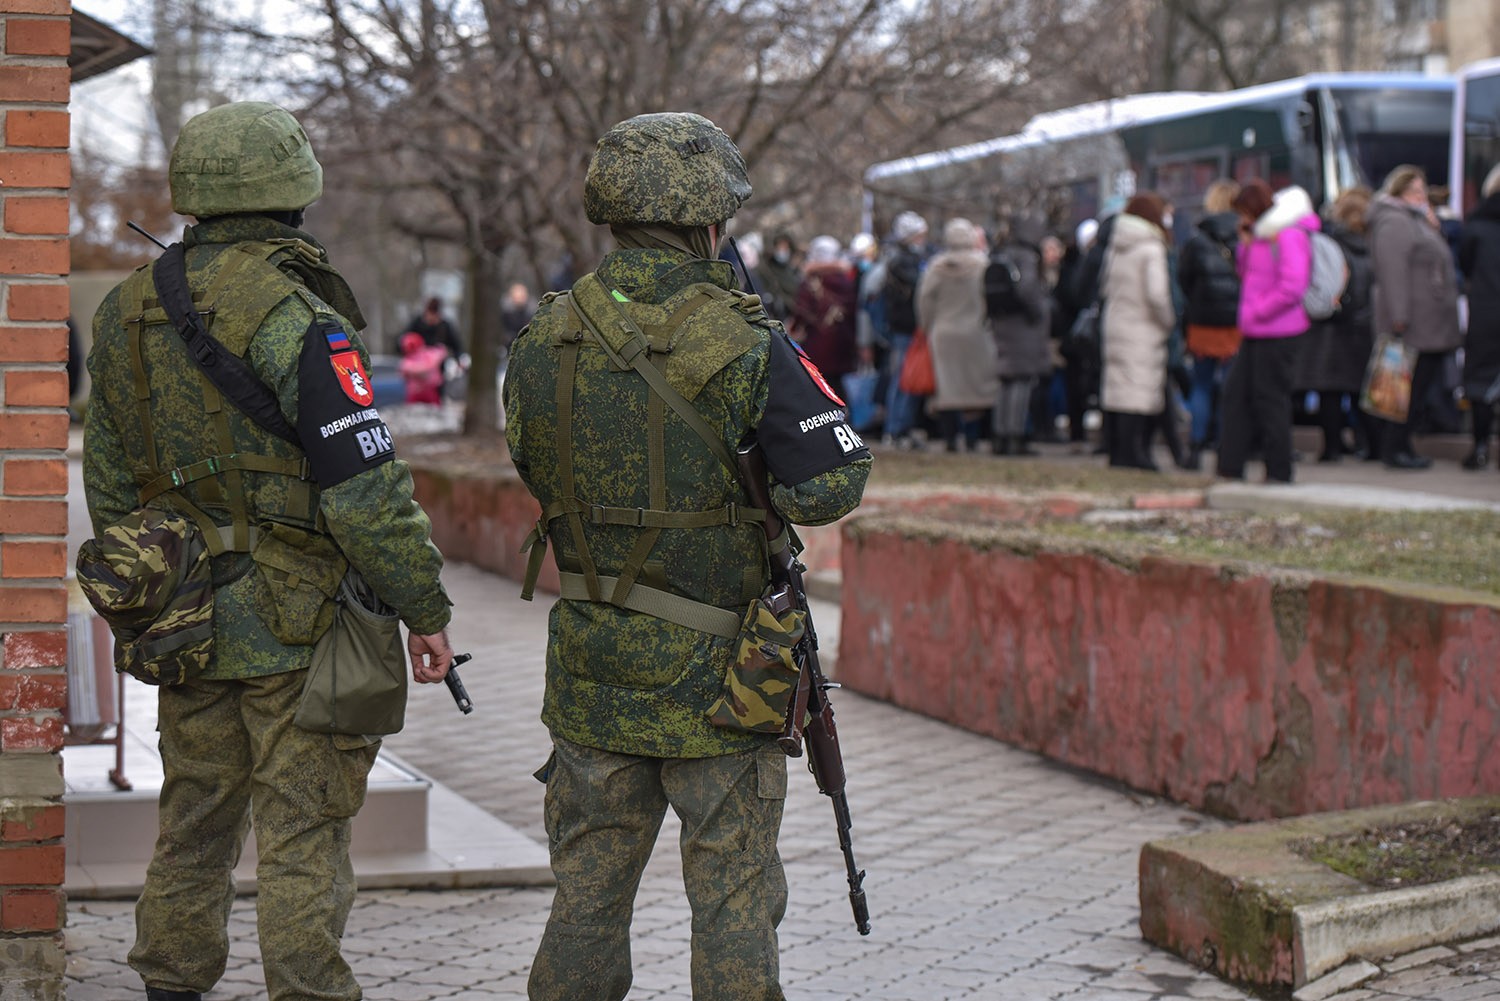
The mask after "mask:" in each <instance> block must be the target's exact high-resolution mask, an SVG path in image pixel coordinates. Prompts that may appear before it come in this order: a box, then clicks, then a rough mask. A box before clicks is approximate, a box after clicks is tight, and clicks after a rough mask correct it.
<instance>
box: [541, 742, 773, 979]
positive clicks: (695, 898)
mask: <svg viewBox="0 0 1500 1001" xmlns="http://www.w3.org/2000/svg"><path fill="white" fill-rule="evenodd" d="M546 771H547V799H546V824H547V835H548V839H549V842H550V848H551V852H552V872H553V873H554V874H555V875H556V876H557V895H556V897H555V898H554V899H553V902H552V913H551V915H550V916H549V917H548V919H547V929H546V931H545V932H544V933H543V934H542V944H541V947H540V948H539V949H538V950H537V954H536V960H535V962H533V963H532V967H531V980H530V983H529V984H528V994H529V997H530V998H531V999H532V1001H621V999H622V998H624V997H625V994H626V992H627V991H629V990H630V982H631V973H630V918H631V913H632V911H633V910H634V905H635V894H636V890H637V888H638V887H639V886H640V881H641V872H642V871H643V870H644V869H645V867H646V861H647V859H649V858H650V856H651V849H652V846H653V845H654V844H655V843H656V835H657V832H658V831H660V829H661V823H662V818H663V817H664V816H665V814H666V809H667V807H668V806H669V805H670V806H671V807H672V809H673V810H674V811H675V812H676V814H677V816H678V819H679V820H681V822H682V833H681V837H680V844H681V848H682V877H683V883H684V885H685V887H686V889H687V897H688V903H689V904H690V905H691V906H692V909H693V927H692V987H693V998H694V1001H782V999H783V995H782V993H781V984H780V961H779V958H778V956H777V948H776V926H777V925H778V924H780V923H781V916H782V914H783V913H784V912H785V911H786V896H787V890H786V875H785V874H784V872H783V871H782V868H781V856H780V855H779V854H778V853H777V851H776V835H777V832H778V831H779V830H780V828H781V813H782V807H783V806H784V805H785V799H786V755H784V754H783V753H782V752H781V751H780V750H779V749H778V748H777V747H776V745H775V744H772V743H770V742H767V743H766V744H765V745H763V746H761V747H759V748H756V749H752V750H748V751H741V752H739V753H737V754H728V755H724V756H722V757H713V758H642V757H635V756H632V755H626V754H612V753H610V752H608V751H601V750H598V749H595V748H590V747H583V746H581V745H578V744H573V743H569V742H568V741H565V740H560V739H557V740H554V749H553V754H552V758H551V760H550V761H549V762H548V767H547V769H546Z"/></svg>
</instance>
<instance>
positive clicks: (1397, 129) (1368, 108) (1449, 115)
mask: <svg viewBox="0 0 1500 1001" xmlns="http://www.w3.org/2000/svg"><path fill="white" fill-rule="evenodd" d="M1333 97H1334V100H1335V101H1336V102H1337V105H1338V109H1339V123H1340V125H1341V126H1342V129H1343V133H1344V141H1345V142H1346V143H1347V144H1348V145H1349V147H1350V152H1351V153H1352V155H1353V159H1354V162H1355V164H1356V165H1357V166H1358V168H1359V173H1360V174H1361V175H1362V177H1361V180H1362V181H1363V182H1364V183H1365V184H1368V185H1370V187H1372V188H1379V187H1380V184H1381V182H1383V181H1384V180H1385V178H1386V175H1387V174H1389V173H1390V172H1391V171H1392V170H1393V169H1395V168H1396V167H1398V166H1400V165H1401V164H1404V163H1413V164H1416V165H1417V166H1419V167H1421V168H1422V169H1423V170H1425V171H1426V172H1427V176H1428V178H1431V179H1433V181H1434V183H1438V184H1441V183H1442V178H1445V177H1447V176H1448V137H1449V129H1450V127H1451V126H1450V123H1451V121H1452V119H1453V95H1452V94H1451V93H1449V92H1448V91H1445V90H1395V89H1391V88H1384V89H1379V90H1342V89H1337V88H1335V89H1334V90H1333Z"/></svg>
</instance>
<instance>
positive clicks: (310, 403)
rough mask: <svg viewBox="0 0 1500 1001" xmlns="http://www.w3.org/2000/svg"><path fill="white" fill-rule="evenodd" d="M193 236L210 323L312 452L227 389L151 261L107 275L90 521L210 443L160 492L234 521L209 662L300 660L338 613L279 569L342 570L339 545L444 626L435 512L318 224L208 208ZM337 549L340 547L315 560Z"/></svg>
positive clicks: (223, 670)
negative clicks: (240, 517)
mask: <svg viewBox="0 0 1500 1001" xmlns="http://www.w3.org/2000/svg"><path fill="white" fill-rule="evenodd" d="M270 241H283V242H282V243H279V244H273V243H270ZM183 243H184V245H185V246H186V248H187V271H188V284H189V287H190V289H191V291H192V293H193V297H194V302H195V304H196V305H197V307H198V309H199V310H200V311H202V312H203V313H204V314H205V319H206V320H207V321H209V330H210V332H211V333H212V334H213V335H214V336H215V337H216V338H217V339H218V340H220V341H221V342H223V343H224V344H225V345H226V346H227V347H229V348H230V349H231V350H232V351H234V352H236V353H240V352H242V356H243V357H244V359H245V360H246V361H247V362H248V363H249V365H250V367H251V368H252V369H253V370H254V372H255V373H256V375H257V376H258V377H259V378H260V380H261V381H262V382H264V383H265V384H266V385H267V386H268V387H269V388H270V389H272V390H273V391H274V392H275V394H276V396H277V398H278V400H279V401H280V405H281V410H282V413H283V414H284V416H285V417H286V419H287V421H288V422H289V423H290V424H291V425H292V426H293V427H295V428H296V429H297V432H298V437H299V438H300V439H301V441H302V443H303V447H304V448H305V450H306V451H305V453H304V452H303V451H302V450H300V449H298V448H297V447H296V446H295V445H292V444H289V443H288V442H286V441H283V440H282V439H280V438H277V437H275V436H274V435H272V434H270V433H269V432H267V431H264V430H263V429H261V428H260V427H259V426H258V425H256V424H255V423H254V422H253V421H251V420H250V419H249V418H248V417H246V416H245V415H244V414H243V413H241V412H240V411H239V410H238V409H237V408H235V407H234V406H233V405H232V404H229V403H226V402H224V401H223V400H222V399H221V398H220V396H219V394H218V392H217V390H215V389H214V388H213V387H212V385H211V384H210V383H209V382H208V381H207V379H206V378H205V377H204V376H203V375H202V373H201V372H200V370H199V369H198V367H197V366H196V365H195V364H194V363H193V361H192V360H191V359H190V358H189V356H188V354H187V348H186V346H185V344H184V343H183V341H182V339H181V337H180V336H179V335H178V334H177V332H176V330H175V329H174V328H173V327H172V326H171V325H170V323H169V322H168V321H167V320H166V317H165V314H164V312H163V311H162V310H161V308H160V307H159V306H158V305H157V303H156V293H155V290H154V288H153V286H152V281H151V271H152V267H153V265H147V266H145V267H143V268H141V269H139V270H138V271H137V272H136V273H135V274H133V275H132V276H131V277H130V278H127V279H126V280H125V281H124V282H122V283H121V284H120V285H119V286H117V287H116V288H115V289H114V290H113V291H111V293H110V294H109V296H108V297H107V298H106V299H105V300H104V303H103V305H101V306H100V307H99V311H98V312H97V313H96V314H95V316H94V346H93V350H92V351H91V352H90V354H89V360H88V367H89V374H90V376H91V377H92V379H93V391H92V397H91V400H90V404H89V408H88V414H87V417H86V422H85V430H84V454H83V473H84V485H85V492H86V495H87V499H88V506H89V515H90V518H91V520H92V522H93V527H94V533H95V534H96V535H99V534H100V533H101V532H102V531H103V530H104V529H105V528H106V527H107V526H109V525H110V524H113V523H114V522H117V521H118V520H119V519H121V518H122V517H124V516H125V515H126V514H127V513H129V512H130V511H131V510H133V509H134V508H136V507H137V506H139V501H140V490H141V488H142V487H143V486H144V485H145V484H147V483H148V482H151V481H153V480H154V479H156V478H157V477H159V476H167V477H168V478H169V479H170V477H171V471H172V470H174V469H186V470H192V469H193V468H194V466H193V464H195V463H201V462H202V461H203V460H207V459H210V458H214V457H218V459H219V461H220V462H221V463H222V464H223V466H225V467H229V468H224V469H221V471H219V472H218V473H217V474H210V475H203V476H201V477H200V478H195V479H192V480H191V482H187V483H186V484H185V485H183V486H181V487H180V488H178V489H177V490H176V491H175V492H174V493H168V494H167V495H166V496H167V497H169V498H170V497H172V496H180V497H182V498H184V499H185V500H187V501H188V502H189V503H190V504H192V505H195V506H197V507H198V508H199V509H201V510H202V511H203V512H205V513H206V514H207V515H208V516H209V518H210V519H211V520H212V522H213V523H214V524H216V525H219V526H225V530H224V532H223V533H221V535H222V538H223V539H224V540H225V541H226V542H227V543H228V551H225V552H222V553H220V554H218V555H215V556H214V558H213V578H214V643H215V662H214V663H213V664H212V665H211V666H210V667H209V669H208V670H207V671H206V672H205V673H204V675H203V677H205V678H210V679H215V678H217V679H225V678H248V677H257V676H262V675H270V674H278V673H282V672H286V671H294V670H299V669H301V668H305V667H307V665H308V663H309V658H310V655H311V651H312V648H311V646H310V645H308V644H310V643H311V642H312V641H313V640H314V639H316V633H317V632H318V629H319V628H321V627H323V626H326V623H327V621H328V618H329V613H328V612H327V610H326V608H325V610H324V612H323V613H322V614H321V615H318V616H316V619H317V621H316V623H315V622H314V621H313V617H312V612H315V611H316V610H317V607H318V605H320V604H322V602H321V596H320V595H317V594H313V601H312V603H311V605H310V606H309V605H308V603H307V602H306V601H304V602H303V606H302V607H299V606H298V605H297V603H296V601H284V600H282V599H283V597H284V596H285V594H295V587H294V588H290V589H288V588H283V589H281V590H280V591H278V590H277V589H276V585H275V583H274V582H275V581H276V580H277V579H280V580H281V582H282V583H283V584H284V583H285V582H286V580H287V579H291V581H292V583H293V585H301V586H302V588H303V590H304V591H305V590H306V589H307V581H306V580H300V579H299V571H300V576H301V577H305V578H307V580H316V579H317V578H318V577H319V574H320V573H322V574H323V575H324V576H328V577H331V578H333V581H332V582H333V585H334V586H336V584H337V579H336V578H337V576H340V575H341V574H342V557H347V560H348V563H349V564H350V565H352V566H354V567H355V568H357V569H358V570H359V571H360V572H361V573H363V574H364V576H365V578H366V580H367V581H369V583H370V584H371V586H372V587H373V588H374V589H375V591H376V593H377V594H379V595H380V597H381V598H383V599H384V600H385V601H386V602H387V603H388V604H390V605H391V606H392V607H394V608H396V609H397V610H398V611H399V612H400V613H401V617H402V619H403V620H404V621H405V623H406V625H407V627H408V628H410V629H411V630H412V631H414V632H418V633H435V632H438V631H439V630H441V629H442V628H443V627H444V626H445V625H446V624H447V622H448V619H449V606H450V604H451V602H450V601H449V600H448V596H447V594H446V593H445V591H444V590H443V587H442V585H441V583H440V582H439V579H438V575H439V571H440V570H441V568H442V555H441V554H440V553H439V552H438V551H437V548H436V547H435V546H433V545H432V543H431V541H430V539H429V535H430V531H431V523H430V522H429V521H428V519H427V516H426V515H425V514H424V513H423V512H422V509H421V508H420V507H419V506H418V505H417V504H416V502H415V500H414V499H413V497H412V478H411V473H410V470H409V469H408V468H407V466H406V464H405V463H404V462H401V461H400V460H397V459H396V458H395V451H394V447H393V444H392V442H391V440H390V434H389V432H388V431H387V430H386V428H385V425H384V424H383V423H382V422H381V420H380V416H379V414H378V412H377V411H376V410H375V408H374V406H373V393H372V392H371V387H370V386H369V382H368V374H367V373H368V371H369V356H368V354H367V352H366V351H365V348H364V346H363V344H362V343H361V342H360V340H359V338H358V336H357V335H356V333H355V329H354V325H353V324H351V323H350V322H349V320H347V319H345V317H344V316H342V315H340V313H339V312H336V311H335V309H334V307H333V306H331V305H330V304H329V302H328V301H326V300H327V299H333V300H334V301H336V302H338V304H339V306H340V308H342V309H343V310H344V311H345V312H346V313H349V314H354V315H356V316H357V314H358V307H357V305H356V304H355V303H354V301H353V297H352V295H350V294H349V293H348V289H347V286H346V285H344V283H343V279H342V278H339V277H338V275H337V272H335V271H333V270H332V268H330V267H329V266H328V265H327V264H326V262H325V261H324V260H323V254H322V250H321V248H320V247H318V246H317V244H316V242H315V241H313V240H312V238H311V237H310V236H308V235H307V234H306V233H304V232H301V231H300V230H296V229H292V228H291V227H288V226H284V225H281V224H279V223H277V222H275V221H273V220H270V219H267V218H264V217H260V216H239V217H226V218H220V219H214V220H210V221H208V222H206V223H201V224H199V225H197V226H193V227H190V228H189V229H188V230H187V232H186V235H185V236H184V239H183ZM242 251H243V252H242ZM249 251H253V253H249ZM267 262H268V263H267ZM309 286H312V287H309ZM314 288H316V289H318V290H319V291H321V292H322V293H323V295H322V296H320V295H318V294H315V292H314ZM142 318H143V319H142ZM137 330H138V331H139V345H140V348H139V353H138V354H137V352H136V351H135V350H134V346H133V332H134V331H137ZM138 373H139V374H141V375H142V376H143V377H144V380H143V381H144V383H145V384H146V385H148V386H149V392H150V397H149V399H147V400H140V399H138V393H137V385H138V384H140V380H138V379H137V374H138ZM143 417H149V420H145V419H143ZM147 426H149V428H150V431H151V437H152V439H153V440H152V442H151V443H150V445H151V446H153V447H154V452H155V457H156V462H155V464H154V467H153V464H152V462H151V460H150V457H149V456H148V442H147V440H146V434H145V428H146V427H147ZM236 455H239V456H244V455H258V456H265V457H268V458H269V459H272V460H290V461H291V462H293V463H295V462H297V461H299V460H301V459H303V458H304V457H305V459H306V463H305V465H304V466H303V470H304V471H305V473H306V476H305V478H302V477H297V476H286V475H281V474H279V473H272V472H260V471H255V470H251V469H245V468H233V467H234V466H235V462H234V461H228V462H224V461H223V460H224V457H226V456H236ZM196 471H197V472H198V473H201V472H202V471H203V469H202V467H201V466H199V467H196ZM241 500H243V502H244V507H245V510H246V514H247V516H248V523H249V527H251V528H253V529H254V530H255V532H254V534H255V540H251V539H248V538H244V537H241V538H235V536H236V535H239V534H240V533H237V532H236V531H234V530H233V529H232V528H229V526H231V525H234V524H235V522H236V519H235V518H234V512H235V510H236V507H237V505H238V504H239V502H240V501H241ZM329 539H331V540H332V541H333V542H334V543H336V549H335V548H334V547H333V546H330V545H329V544H328V540H329ZM252 541H255V542H256V544H257V545H259V547H260V548H259V549H258V550H257V554H256V556H257V557H258V558H259V559H260V560H261V564H262V565H260V566H257V561H256V558H252V555H251V554H250V552H249V551H248V550H249V549H250V548H251V545H250V543H251V542H252ZM320 549H321V550H322V551H323V552H322V553H321V555H320ZM329 553H332V554H333V560H332V561H331V560H329V559H325V558H322V557H326V556H327V555H328V554H329ZM308 554H310V555H308ZM335 561H336V562H335ZM328 583H329V582H328V581H326V580H322V581H317V585H316V586H317V587H319V588H326V587H327V586H328ZM299 617H300V618H301V619H302V620H305V621H299ZM273 625H275V626H277V627H278V633H279V634H281V635H283V636H286V635H290V634H296V633H298V632H299V631H300V632H303V633H305V634H306V635H305V636H301V637H297V636H294V638H296V639H299V640H300V641H299V642H292V643H285V642H282V641H280V640H278V639H277V637H276V635H273V633H272V626H273Z"/></svg>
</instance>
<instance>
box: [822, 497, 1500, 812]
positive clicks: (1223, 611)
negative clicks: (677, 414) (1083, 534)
mask: <svg viewBox="0 0 1500 1001" xmlns="http://www.w3.org/2000/svg"><path fill="white" fill-rule="evenodd" d="M926 534H927V535H929V536H930V535H931V533H926ZM917 535H918V533H916V532H913V531H907V532H903V531H902V530H899V529H898V528H894V527H891V528H881V527H879V526H878V525H877V524H876V523H873V522H867V523H865V524H864V525H861V526H860V527H859V528H858V529H856V530H854V531H850V532H846V533H845V545H844V553H843V564H844V580H845V581H846V582H848V581H858V582H859V586H858V587H850V586H846V587H845V588H844V602H843V604H844V614H843V623H842V628H841V635H842V642H841V646H840V650H839V658H838V664H839V681H840V682H842V683H844V684H846V685H848V686H849V687H851V688H854V689H856V690H858V691H861V692H864V693H866V694H869V695H872V696H875V697H877V698H881V699H886V700H889V701H891V702H893V703H895V704H897V705H901V706H904V707H907V708H910V709H914V710H917V711H919V712H922V713H925V714H927V715H930V716H934V717H937V718H939V719H944V720H948V721H950V722H952V723H955V724H957V725H959V726H963V727H966V728H968V729H971V730H975V731H977V732H979V733H984V734H988V735H990V736H994V737H997V738H999V739H1001V740H1005V741H1007V742H1010V743H1014V744H1018V745H1020V746H1023V747H1027V748H1031V749H1033V750H1036V751H1039V752H1041V753H1043V754H1046V755H1048V756H1049V757H1053V758H1056V759H1058V760H1060V761H1064V762H1067V763H1069V764H1073V765H1077V766H1079V767H1082V768H1087V769H1089V770H1091V771H1095V772H1098V773H1100V774H1103V775H1107V776H1110V777H1113V778H1116V779H1119V780H1121V781H1123V782H1126V783H1128V784H1129V785H1131V786H1134V787H1136V788H1139V789H1144V790H1148V791H1151V792H1154V793H1160V794H1162V795H1165V796H1168V797H1170V798H1172V799H1175V800H1178V801H1181V802H1185V803H1189V804H1192V805H1194V806H1200V807H1206V808H1209V809H1211V810H1214V811H1216V812H1220V813H1224V814H1227V815H1229V816H1233V817H1238V818H1245V819H1251V818H1266V817H1273V816H1285V815H1293V814H1301V813H1308V812H1315V811H1323V810H1337V809H1344V808H1349V807H1355V806H1364V805H1371V804H1377V803H1389V802H1397V801H1401V800H1412V799H1423V798H1429V797H1434V796H1466V795H1473V794H1478V793H1493V792H1497V791H1500V668H1497V660H1500V612H1497V610H1496V608H1495V607H1493V606H1492V605H1491V604H1485V603H1478V602H1477V601H1476V602H1466V601H1464V600H1461V599H1452V598H1449V599H1446V600H1443V599H1439V598H1429V597H1424V596H1420V595H1414V594H1403V593H1397V592H1394V591H1389V590H1383V589H1381V588H1376V587H1366V586H1356V585H1352V584H1347V583H1336V582H1326V581H1312V582H1307V581H1302V582H1273V581H1272V580H1270V579H1268V578H1266V577H1263V576H1240V575H1234V574H1228V573H1223V572H1221V571H1220V570H1219V569H1218V568H1216V567H1213V566H1206V565H1193V564H1187V563H1182V562H1177V561H1173V560H1167V559H1147V560H1145V561H1144V562H1143V563H1142V564H1141V566H1140V567H1139V568H1138V569H1125V568H1123V567H1121V566H1119V565H1116V564H1113V563H1110V562H1108V561H1106V560H1104V559H1101V558H1098V557H1095V556H1089V555H1070V554H1063V553H1049V552H1039V553H1036V554H1034V555H1027V554H1024V553H1017V552H1014V551H1011V550H1010V549H1007V548H1005V547H1004V546H1001V545H994V546H991V547H990V548H988V549H984V548H981V546H980V545H972V544H965V543H963V542H959V541H954V540H952V539H937V540H936V541H935V540H934V539H933V538H931V537H917Z"/></svg>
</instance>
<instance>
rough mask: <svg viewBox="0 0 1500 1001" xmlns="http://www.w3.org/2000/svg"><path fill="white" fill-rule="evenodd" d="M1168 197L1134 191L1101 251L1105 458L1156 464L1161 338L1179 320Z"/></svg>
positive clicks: (1163, 388)
mask: <svg viewBox="0 0 1500 1001" xmlns="http://www.w3.org/2000/svg"><path fill="white" fill-rule="evenodd" d="M1166 208H1167V203H1166V200H1165V199H1163V198H1162V197H1161V196H1160V195H1158V194H1156V193H1155V192H1150V191H1147V192H1142V193H1140V194H1137V195H1135V196H1133V197H1132V198H1131V199H1130V202H1129V204H1127V205H1126V206H1125V211H1124V212H1122V213H1121V214H1120V215H1119V216H1118V217H1117V221H1116V223H1115V226H1114V232H1113V234H1112V236H1111V238H1110V247H1109V252H1108V254H1107V255H1106V257H1105V263H1104V278H1103V281H1102V287H1103V298H1104V301H1105V302H1107V303H1108V308H1106V309H1105V311H1104V324H1103V327H1104V334H1103V338H1102V341H1103V344H1102V357H1103V362H1104V375H1103V381H1102V390H1101V394H1100V403H1101V405H1102V407H1103V409H1104V412H1105V413H1106V414H1108V416H1109V438H1108V440H1109V444H1110V449H1109V464H1110V465H1111V466H1126V467H1133V468H1137V469H1150V470H1155V469H1156V463H1155V462H1154V461H1152V458H1151V454H1150V452H1149V450H1148V447H1149V443H1150V440H1151V432H1152V428H1153V419H1154V418H1155V417H1156V416H1157V414H1159V413H1160V412H1161V408H1162V404H1163V402H1164V401H1165V400H1166V393H1167V342H1168V341H1169V340H1170V338H1171V336H1172V328H1173V327H1174V326H1175V325H1176V324H1177V308H1176V306H1174V305H1173V303H1172V275H1171V266H1170V265H1169V264H1168V258H1167V248H1168V245H1169V241H1170V239H1171V237H1170V236H1169V235H1168V231H1167V228H1166V227H1165V226H1164V225H1163V223H1164V222H1165V220H1166Z"/></svg>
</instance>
